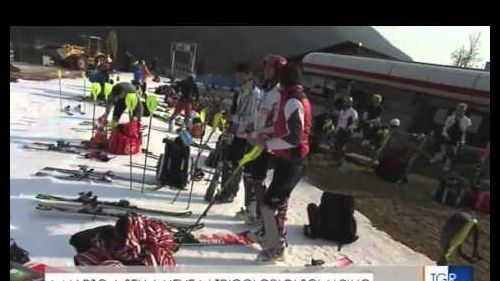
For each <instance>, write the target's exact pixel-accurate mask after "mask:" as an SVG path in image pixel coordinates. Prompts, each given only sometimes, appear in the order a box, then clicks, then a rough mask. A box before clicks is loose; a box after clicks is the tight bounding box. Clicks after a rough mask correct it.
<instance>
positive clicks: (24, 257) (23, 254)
mask: <svg viewBox="0 0 500 281" xmlns="http://www.w3.org/2000/svg"><path fill="white" fill-rule="evenodd" d="M10 261H11V262H16V263H19V264H25V263H27V262H29V261H30V257H29V253H28V251H26V250H24V249H23V248H21V247H19V246H18V245H17V244H16V242H14V240H13V239H10Z"/></svg>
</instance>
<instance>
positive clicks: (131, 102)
mask: <svg viewBox="0 0 500 281" xmlns="http://www.w3.org/2000/svg"><path fill="white" fill-rule="evenodd" d="M138 102H139V100H138V97H137V93H136V92H131V93H128V94H127V96H126V97H125V106H126V107H127V109H128V116H129V122H130V123H131V122H132V118H133V115H134V110H135V108H136V107H137V103H138ZM129 153H130V190H132V149H130V151H129Z"/></svg>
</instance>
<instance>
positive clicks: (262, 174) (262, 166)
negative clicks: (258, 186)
mask: <svg viewBox="0 0 500 281" xmlns="http://www.w3.org/2000/svg"><path fill="white" fill-rule="evenodd" d="M271 157H272V156H271V155H270V154H269V153H268V152H267V151H262V153H261V154H260V155H259V157H257V159H255V160H253V161H252V162H250V163H248V164H247V166H246V167H245V174H249V175H250V176H251V178H252V179H253V180H259V181H263V180H265V179H266V177H267V170H268V168H269V161H270V158H271Z"/></svg>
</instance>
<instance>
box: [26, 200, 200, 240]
mask: <svg viewBox="0 0 500 281" xmlns="http://www.w3.org/2000/svg"><path fill="white" fill-rule="evenodd" d="M36 209H37V210H39V211H46V212H54V211H55V212H60V213H67V214H81V215H85V216H91V217H92V218H98V217H103V218H122V217H124V216H127V215H129V214H134V213H136V212H133V211H131V210H123V209H122V210H120V209H113V208H105V207H104V206H102V205H94V206H92V205H83V206H78V205H74V204H64V203H39V204H38V205H37V206H36ZM161 221H163V222H164V223H166V224H167V225H168V226H170V227H172V228H175V229H177V230H178V231H180V232H181V233H184V232H190V231H195V230H199V229H201V228H203V227H204V224H202V223H198V222H197V223H195V224H186V223H179V222H171V221H165V220H161Z"/></svg>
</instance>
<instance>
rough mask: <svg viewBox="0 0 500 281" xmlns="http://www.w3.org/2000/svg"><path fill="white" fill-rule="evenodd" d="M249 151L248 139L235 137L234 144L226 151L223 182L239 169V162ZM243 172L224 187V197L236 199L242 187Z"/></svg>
mask: <svg viewBox="0 0 500 281" xmlns="http://www.w3.org/2000/svg"><path fill="white" fill-rule="evenodd" d="M246 149H247V141H246V139H242V138H238V137H234V139H233V142H232V143H231V145H230V146H228V147H227V148H226V149H225V151H224V156H223V157H224V168H223V169H222V182H223V184H224V182H225V181H226V180H227V179H228V178H229V177H230V176H231V174H232V173H233V172H234V171H235V170H236V168H237V167H238V161H239V160H240V159H241V158H242V157H243V155H244V154H245V151H246ZM242 174H243V173H242V172H241V171H240V172H239V173H238V175H236V177H235V179H234V180H232V181H231V183H230V184H227V185H226V186H224V187H223V190H222V196H223V197H236V194H237V193H238V190H239V187H240V181H241V176H242Z"/></svg>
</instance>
